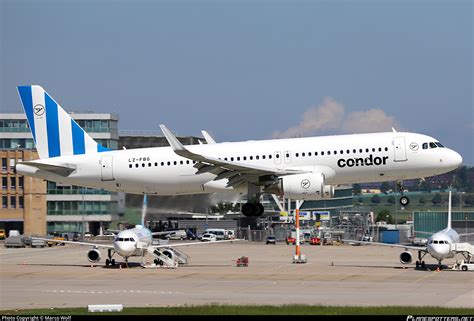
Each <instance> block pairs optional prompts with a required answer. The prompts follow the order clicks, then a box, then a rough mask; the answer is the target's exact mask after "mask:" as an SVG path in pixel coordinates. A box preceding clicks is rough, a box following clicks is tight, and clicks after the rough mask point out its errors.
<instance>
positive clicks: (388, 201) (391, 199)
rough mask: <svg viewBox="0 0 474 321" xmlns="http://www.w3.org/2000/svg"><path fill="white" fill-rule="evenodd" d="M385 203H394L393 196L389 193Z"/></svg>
mask: <svg viewBox="0 0 474 321" xmlns="http://www.w3.org/2000/svg"><path fill="white" fill-rule="evenodd" d="M387 203H389V204H395V196H393V195H390V196H389V197H388V198H387Z"/></svg>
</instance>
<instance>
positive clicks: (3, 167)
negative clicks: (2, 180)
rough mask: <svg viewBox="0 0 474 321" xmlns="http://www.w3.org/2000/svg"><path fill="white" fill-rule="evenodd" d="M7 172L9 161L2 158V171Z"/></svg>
mask: <svg viewBox="0 0 474 321" xmlns="http://www.w3.org/2000/svg"><path fill="white" fill-rule="evenodd" d="M6 170H7V159H6V158H2V171H3V172H6Z"/></svg>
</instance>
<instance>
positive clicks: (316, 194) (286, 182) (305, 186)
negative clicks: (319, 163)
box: [281, 173, 334, 201]
mask: <svg viewBox="0 0 474 321" xmlns="http://www.w3.org/2000/svg"><path fill="white" fill-rule="evenodd" d="M281 184H282V188H283V194H284V195H285V197H286V198H290V199H295V200H310V201H314V200H319V199H322V198H331V197H334V186H331V185H324V175H323V174H322V173H307V174H296V175H288V176H283V177H282V178H281Z"/></svg>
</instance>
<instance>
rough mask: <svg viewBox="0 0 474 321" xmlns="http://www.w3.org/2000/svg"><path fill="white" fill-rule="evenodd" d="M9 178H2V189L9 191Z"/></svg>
mask: <svg viewBox="0 0 474 321" xmlns="http://www.w3.org/2000/svg"><path fill="white" fill-rule="evenodd" d="M7 182H8V178H7V177H6V176H2V189H7V184H8V183H7Z"/></svg>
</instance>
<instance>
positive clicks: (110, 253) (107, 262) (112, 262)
mask: <svg viewBox="0 0 474 321" xmlns="http://www.w3.org/2000/svg"><path fill="white" fill-rule="evenodd" d="M114 254H115V251H114V250H112V249H108V250H107V256H108V259H106V260H105V266H109V265H110V266H115V259H113V258H112V256H114Z"/></svg>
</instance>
